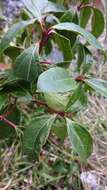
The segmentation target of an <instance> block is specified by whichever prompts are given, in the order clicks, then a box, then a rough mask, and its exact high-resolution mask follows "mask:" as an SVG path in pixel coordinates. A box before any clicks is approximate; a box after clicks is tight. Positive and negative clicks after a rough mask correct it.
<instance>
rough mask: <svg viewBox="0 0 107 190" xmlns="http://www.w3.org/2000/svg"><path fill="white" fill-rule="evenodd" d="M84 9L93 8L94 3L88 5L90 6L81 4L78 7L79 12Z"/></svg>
mask: <svg viewBox="0 0 107 190" xmlns="http://www.w3.org/2000/svg"><path fill="white" fill-rule="evenodd" d="M83 8H93V4H92V3H88V4H84V3H81V4H80V5H78V6H77V10H78V11H80V10H81V9H83Z"/></svg>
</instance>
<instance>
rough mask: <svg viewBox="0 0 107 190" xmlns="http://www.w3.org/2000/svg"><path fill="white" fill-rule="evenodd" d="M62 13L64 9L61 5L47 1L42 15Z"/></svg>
mask: <svg viewBox="0 0 107 190" xmlns="http://www.w3.org/2000/svg"><path fill="white" fill-rule="evenodd" d="M64 11H65V9H64V7H63V6H62V5H60V4H58V3H53V2H50V1H48V5H47V6H46V7H45V8H44V10H43V13H49V12H53V13H57V12H58V13H59V12H64Z"/></svg>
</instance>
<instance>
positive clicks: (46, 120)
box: [23, 115, 56, 158]
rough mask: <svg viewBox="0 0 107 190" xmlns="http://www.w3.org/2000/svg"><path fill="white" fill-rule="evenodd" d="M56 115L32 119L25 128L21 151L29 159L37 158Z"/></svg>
mask: <svg viewBox="0 0 107 190" xmlns="http://www.w3.org/2000/svg"><path fill="white" fill-rule="evenodd" d="M55 118H56V115H52V116H51V115H44V116H40V117H36V118H35V119H33V120H32V121H31V122H30V123H29V126H27V127H26V129H25V131H24V137H23V151H24V153H25V154H27V155H28V156H29V157H31V158H38V157H39V153H40V151H41V148H42V146H43V145H44V144H45V143H46V140H47V138H48V136H49V133H50V130H51V127H52V125H53V122H54V121H55Z"/></svg>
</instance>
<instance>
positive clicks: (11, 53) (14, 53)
mask: <svg viewBox="0 0 107 190" xmlns="http://www.w3.org/2000/svg"><path fill="white" fill-rule="evenodd" d="M21 51H22V48H19V47H16V46H10V47H8V48H7V49H6V50H5V51H4V54H5V55H7V56H8V57H10V58H11V59H12V61H13V62H14V61H15V59H16V57H18V55H19V54H20V53H21Z"/></svg>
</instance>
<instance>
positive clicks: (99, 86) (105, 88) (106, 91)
mask: <svg viewBox="0 0 107 190" xmlns="http://www.w3.org/2000/svg"><path fill="white" fill-rule="evenodd" d="M85 82H86V83H87V84H88V85H89V86H90V87H91V88H93V89H94V90H96V91H97V92H98V93H100V94H101V95H103V96H105V97H107V81H105V80H102V79H96V78H93V79H87V80H85Z"/></svg>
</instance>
